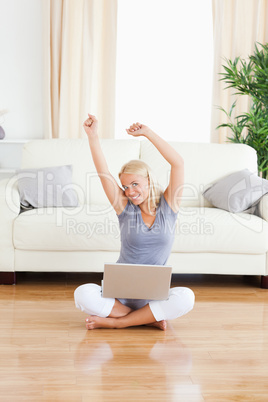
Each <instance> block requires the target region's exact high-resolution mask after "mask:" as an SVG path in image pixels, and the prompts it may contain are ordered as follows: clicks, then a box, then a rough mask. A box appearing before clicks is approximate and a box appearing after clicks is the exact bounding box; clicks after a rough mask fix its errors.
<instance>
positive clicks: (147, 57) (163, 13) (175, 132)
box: [115, 0, 213, 142]
mask: <svg viewBox="0 0 268 402" xmlns="http://www.w3.org/2000/svg"><path fill="white" fill-rule="evenodd" d="M117 33H118V42H117V83H116V84H117V91H116V129H115V132H116V137H117V138H126V133H125V128H127V127H128V126H129V125H130V124H132V122H136V121H139V122H141V123H144V124H147V125H149V126H150V127H151V128H152V129H153V130H155V131H156V132H157V133H158V134H160V135H161V136H162V137H163V138H165V139H166V140H169V141H185V142H192V141H194V142H210V123H211V98H212V72H213V29H212V2H211V0H203V1H200V0H191V1H187V0H118V30H117Z"/></svg>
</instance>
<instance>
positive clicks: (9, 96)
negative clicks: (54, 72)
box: [0, 0, 44, 140]
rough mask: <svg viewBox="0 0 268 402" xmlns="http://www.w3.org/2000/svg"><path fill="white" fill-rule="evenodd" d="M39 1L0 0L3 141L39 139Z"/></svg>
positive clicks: (40, 45)
mask: <svg viewBox="0 0 268 402" xmlns="http://www.w3.org/2000/svg"><path fill="white" fill-rule="evenodd" d="M42 53H43V52H42V0H0V110H1V109H8V110H9V113H8V114H7V115H6V117H5V121H4V123H1V121H2V120H0V124H1V125H2V126H3V128H4V130H5V132H6V139H7V140H8V139H10V140H12V139H22V138H30V139H35V138H43V135H44V133H43V126H44V124H43V121H44V118H43V80H42V76H43V71H42V68H43V61H42Z"/></svg>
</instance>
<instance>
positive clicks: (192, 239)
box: [172, 207, 268, 254]
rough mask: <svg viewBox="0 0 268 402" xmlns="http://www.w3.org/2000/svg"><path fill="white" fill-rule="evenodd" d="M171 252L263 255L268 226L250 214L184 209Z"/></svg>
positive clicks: (180, 215) (213, 209)
mask: <svg viewBox="0 0 268 402" xmlns="http://www.w3.org/2000/svg"><path fill="white" fill-rule="evenodd" d="M172 251H173V252H181V253H189V252H190V253H200V252H203V253H207V252H209V253H231V254H232V253H234V254H263V253H266V252H267V251H268V223H267V222H266V221H264V220H263V219H261V218H259V217H258V216H255V215H250V214H247V213H238V214H233V213H230V212H227V211H224V210H222V209H218V208H186V207H185V208H181V210H180V213H179V216H178V222H177V228H176V236H175V241H174V244H173V248H172Z"/></svg>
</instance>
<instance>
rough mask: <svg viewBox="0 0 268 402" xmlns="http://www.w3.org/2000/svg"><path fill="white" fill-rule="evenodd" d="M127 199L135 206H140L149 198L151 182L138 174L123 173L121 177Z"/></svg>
mask: <svg viewBox="0 0 268 402" xmlns="http://www.w3.org/2000/svg"><path fill="white" fill-rule="evenodd" d="M120 180H121V183H122V187H123V190H124V191H125V195H126V197H127V198H128V199H129V200H130V201H131V202H132V203H133V204H135V205H140V204H141V203H142V202H144V201H146V200H147V198H148V197H149V181H148V179H146V178H144V177H143V176H140V175H138V174H129V173H122V174H121V176H120Z"/></svg>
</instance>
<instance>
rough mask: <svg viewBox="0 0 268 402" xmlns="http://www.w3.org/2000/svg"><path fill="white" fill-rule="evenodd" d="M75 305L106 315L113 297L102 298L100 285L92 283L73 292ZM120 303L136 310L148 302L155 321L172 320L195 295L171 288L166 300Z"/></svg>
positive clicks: (188, 305)
mask: <svg viewBox="0 0 268 402" xmlns="http://www.w3.org/2000/svg"><path fill="white" fill-rule="evenodd" d="M74 300H75V305H76V307H77V308H79V309H80V310H81V311H84V312H85V313H87V314H89V315H97V316H99V317H108V316H109V315H110V313H111V311H112V309H113V306H114V303H115V299H112V298H104V297H102V294H101V287H100V286H99V285H96V284H94V283H88V284H86V285H81V286H79V287H78V288H77V289H76V290H75V292H74ZM118 300H119V301H120V302H121V303H122V304H124V305H126V306H128V307H130V308H132V309H133V310H137V309H139V308H141V307H143V306H145V305H146V304H149V306H150V309H151V311H152V314H153V316H154V318H155V320H156V321H162V320H173V319H174V318H178V317H181V316H183V315H184V314H187V313H188V312H189V311H190V310H192V308H193V306H194V301H195V296H194V293H193V291H192V290H191V289H188V288H182V287H180V288H171V289H170V291H169V297H168V299H167V300H138V299H118Z"/></svg>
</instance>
